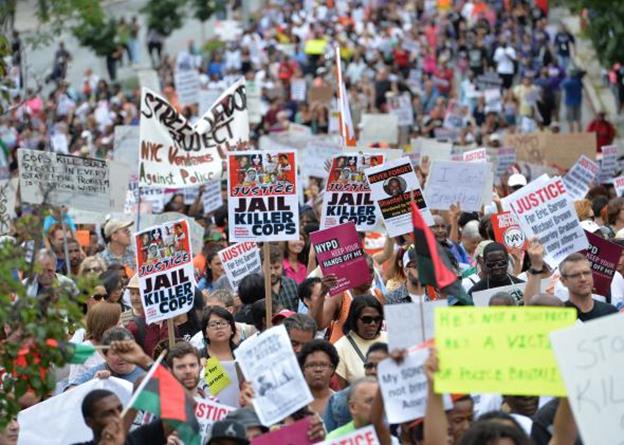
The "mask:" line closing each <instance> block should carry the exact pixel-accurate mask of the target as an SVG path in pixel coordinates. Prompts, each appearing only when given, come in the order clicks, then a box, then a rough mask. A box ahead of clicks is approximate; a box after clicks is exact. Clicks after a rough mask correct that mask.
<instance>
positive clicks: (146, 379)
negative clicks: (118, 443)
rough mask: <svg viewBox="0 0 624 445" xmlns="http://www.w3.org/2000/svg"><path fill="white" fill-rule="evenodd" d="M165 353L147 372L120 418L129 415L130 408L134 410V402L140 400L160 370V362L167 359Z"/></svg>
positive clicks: (162, 353) (161, 354)
mask: <svg viewBox="0 0 624 445" xmlns="http://www.w3.org/2000/svg"><path fill="white" fill-rule="evenodd" d="M165 352H166V351H163V352H161V353H160V355H159V356H158V358H157V359H156V361H155V362H154V363H152V366H151V367H150V369H149V371H147V374H146V375H145V377H144V378H143V380H142V381H141V384H140V385H139V387H138V388H137V389H136V391H134V393H133V394H132V397H130V400H129V401H128V404H127V405H126V407H125V408H124V409H123V411H122V412H121V416H120V417H121V418H122V419H123V418H124V416H125V415H126V414H127V413H128V411H129V410H130V408H132V405H134V402H136V400H137V399H138V398H139V394H141V391H143V390H144V389H145V386H146V385H147V382H149V380H150V379H151V378H152V376H153V375H154V373H155V372H156V369H157V368H158V366H160V362H162V361H163V358H165Z"/></svg>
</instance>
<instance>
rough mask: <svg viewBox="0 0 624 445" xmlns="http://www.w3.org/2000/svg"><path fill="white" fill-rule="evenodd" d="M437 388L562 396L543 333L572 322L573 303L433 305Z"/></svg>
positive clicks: (574, 320) (561, 387)
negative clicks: (558, 305) (567, 305)
mask: <svg viewBox="0 0 624 445" xmlns="http://www.w3.org/2000/svg"><path fill="white" fill-rule="evenodd" d="M435 315H436V320H435V338H436V346H437V348H438V351H439V358H440V371H439V372H438V373H437V374H436V377H435V391H436V392H437V393H473V392H477V393H486V394H487V393H500V394H509V395H527V396H531V395H550V396H563V395H565V388H564V387H563V383H562V381H561V377H560V376H559V372H558V370H557V365H556V363H555V359H554V357H553V354H552V350H551V347H550V342H549V340H548V335H549V334H550V333H551V332H553V331H555V330H557V329H561V328H564V327H568V326H572V325H573V324H574V323H575V322H576V310H575V309H573V308H549V307H537V306H528V307H487V308H485V307H454V308H438V309H436V313H435Z"/></svg>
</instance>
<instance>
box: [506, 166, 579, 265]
mask: <svg viewBox="0 0 624 445" xmlns="http://www.w3.org/2000/svg"><path fill="white" fill-rule="evenodd" d="M505 201H506V203H507V204H508V205H509V207H510V208H511V210H512V211H513V212H514V213H515V214H516V216H517V217H518V222H519V223H520V227H521V229H522V231H523V232H524V234H525V235H526V237H527V238H529V239H531V238H533V237H534V236H536V237H537V238H539V241H540V243H541V244H542V245H543V246H544V250H545V251H546V255H545V257H544V259H545V260H546V262H547V263H548V264H549V265H550V266H551V267H556V266H557V265H558V264H559V263H560V262H561V261H562V260H563V259H564V258H565V257H567V256H568V255H570V254H571V253H574V252H579V251H581V250H584V249H586V248H587V246H588V245H589V244H588V242H587V237H586V236H585V231H584V230H583V228H582V227H581V225H580V223H579V220H578V217H577V215H576V210H575V209H574V205H573V204H572V201H571V200H570V196H569V195H568V193H567V191H566V187H565V185H564V183H563V180H562V179H561V178H558V177H556V178H552V179H550V180H547V181H542V180H539V181H534V182H531V183H530V184H528V185H527V186H525V187H522V188H521V189H520V190H518V191H517V192H515V193H513V194H511V195H510V196H507V197H506V200H505Z"/></svg>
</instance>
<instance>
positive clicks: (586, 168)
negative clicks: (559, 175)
mask: <svg viewBox="0 0 624 445" xmlns="http://www.w3.org/2000/svg"><path fill="white" fill-rule="evenodd" d="M599 170H600V167H599V165H598V164H596V163H595V162H594V161H592V160H591V159H589V158H588V157H587V156H585V155H583V156H581V157H580V158H579V160H578V161H576V164H574V165H573V166H572V168H571V169H570V170H569V171H568V173H566V174H565V176H564V177H563V183H564V184H565V187H566V190H567V191H568V193H569V194H570V197H571V198H572V199H575V200H576V199H583V198H585V195H586V194H587V192H588V191H589V187H590V185H591V183H592V182H593V180H594V178H596V175H597V174H598V171H599Z"/></svg>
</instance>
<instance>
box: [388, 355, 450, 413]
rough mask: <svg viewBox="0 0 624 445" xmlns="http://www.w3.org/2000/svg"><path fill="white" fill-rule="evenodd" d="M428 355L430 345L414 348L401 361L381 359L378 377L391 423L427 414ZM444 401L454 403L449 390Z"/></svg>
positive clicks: (446, 407)
mask: <svg viewBox="0 0 624 445" xmlns="http://www.w3.org/2000/svg"><path fill="white" fill-rule="evenodd" d="M427 357H429V350H428V349H417V350H415V351H410V352H409V353H408V354H407V356H406V357H405V359H404V360H403V362H402V363H401V364H400V365H399V364H398V363H397V362H395V361H394V360H392V359H391V358H387V359H385V360H383V361H381V362H380V363H379V365H378V367H377V374H378V377H377V379H378V380H379V386H380V388H381V395H382V397H383V400H384V408H385V410H386V415H387V416H388V422H389V423H392V424H397V423H403V422H409V421H410V420H414V419H419V418H421V417H424V416H425V409H426V407H427V392H428V391H427V385H428V384H427V375H426V373H425V368H424V364H425V361H426V360H427ZM443 402H444V408H445V409H451V408H452V407H453V403H452V401H451V397H450V396H449V395H448V394H447V395H445V396H444V398H443Z"/></svg>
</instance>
